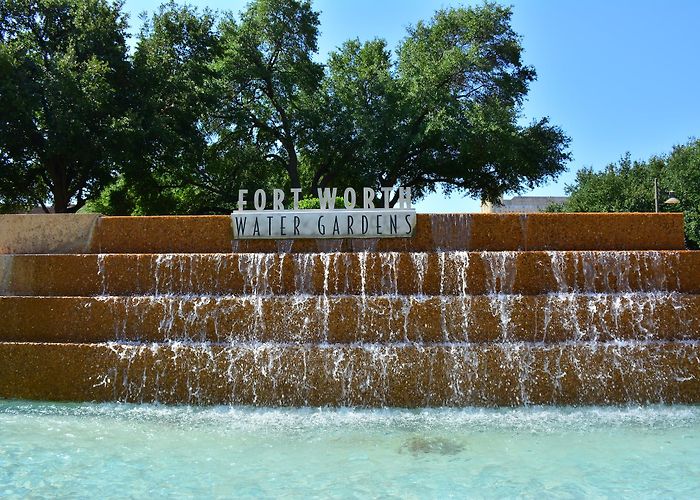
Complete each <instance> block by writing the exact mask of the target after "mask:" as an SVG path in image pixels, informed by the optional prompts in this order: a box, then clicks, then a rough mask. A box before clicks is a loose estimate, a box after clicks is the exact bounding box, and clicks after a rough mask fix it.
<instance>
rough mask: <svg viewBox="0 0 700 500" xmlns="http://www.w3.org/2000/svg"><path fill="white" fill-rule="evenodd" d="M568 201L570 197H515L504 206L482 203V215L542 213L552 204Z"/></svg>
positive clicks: (504, 201)
mask: <svg viewBox="0 0 700 500" xmlns="http://www.w3.org/2000/svg"><path fill="white" fill-rule="evenodd" d="M568 199H569V197H568V196H514V197H513V198H512V199H510V200H502V201H501V203H502V205H495V204H493V203H488V202H487V203H482V204H481V213H484V214H504V213H532V212H541V211H542V210H544V209H545V208H547V207H548V206H549V205H551V204H552V203H564V202H565V201H566V200H568Z"/></svg>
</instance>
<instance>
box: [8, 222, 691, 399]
mask: <svg viewBox="0 0 700 500" xmlns="http://www.w3.org/2000/svg"><path fill="white" fill-rule="evenodd" d="M484 220H486V221H487V222H488V221H491V222H493V223H494V224H499V225H500V226H498V227H505V226H503V225H504V224H506V223H508V224H510V226H508V227H512V228H514V229H513V230H514V231H518V234H519V235H520V236H518V237H519V238H520V239H519V240H518V241H520V243H517V245H521V246H523V245H524V246H525V247H528V248H530V247H534V249H529V250H525V249H523V248H519V247H518V248H516V249H513V248H510V247H513V246H515V247H517V245H516V244H515V243H513V244H511V243H508V242H509V241H511V239H512V238H511V236H509V235H507V234H506V235H502V238H501V239H502V244H501V243H498V241H496V240H494V239H493V238H491V239H488V238H486V237H484V236H482V235H481V233H477V229H478V224H479V223H481V222H479V221H481V219H479V218H478V217H477V216H473V215H467V214H454V215H449V216H443V217H437V216H433V218H432V219H430V220H429V221H427V222H430V225H429V226H427V229H426V231H427V233H425V234H423V236H420V235H419V237H420V238H424V239H423V240H420V241H419V240H416V242H411V241H408V242H401V243H400V244H399V243H391V244H388V243H384V241H382V240H353V241H352V244H345V243H344V242H343V241H342V240H338V241H336V240H325V241H323V242H318V243H317V244H316V245H315V246H314V245H311V244H305V246H303V245H302V246H297V247H295V245H296V243H294V244H292V242H291V241H278V242H276V243H275V245H274V246H272V247H269V246H265V247H264V248H262V247H261V248H262V250H263V251H243V250H246V249H247V248H242V247H241V246H235V248H234V250H236V251H234V252H230V251H221V252H218V253H198V252H191V253H171V252H165V253H131V252H125V251H119V252H104V253H93V254H65V255H50V254H45V255H9V256H0V257H2V260H1V261H0V263H1V264H2V265H1V266H0V278H2V281H1V282H0V283H1V284H2V289H1V290H0V295H2V296H0V313H2V317H3V318H5V320H4V322H3V323H2V324H0V356H2V357H3V358H2V359H7V360H9V361H8V364H7V366H8V367H10V368H7V367H5V368H2V367H0V396H3V395H4V396H5V397H8V395H10V396H11V397H25V396H26V397H34V395H38V396H39V397H44V398H47V399H51V398H56V399H85V398H87V399H96V400H119V401H134V402H142V401H161V402H166V403H182V402H184V403H193V404H210V403H231V404H258V405H361V406H407V407H413V406H445V405H448V406H463V405H489V406H492V405H522V404H588V403H591V404H616V403H647V402H676V401H677V402H697V401H700V383H699V379H698V377H700V359H699V357H698V352H699V351H698V347H699V346H698V341H697V339H698V338H700V337H699V335H700V313H698V311H700V298H699V297H700V296H698V295H697V292H698V288H699V285H700V279H698V278H700V276H698V274H697V271H694V270H695V269H697V268H698V267H697V266H698V265H699V264H700V259H699V258H698V257H696V255H695V253H694V252H689V251H684V250H678V249H669V250H640V249H627V250H625V249H622V250H595V249H586V250H571V251H567V250H551V249H547V248H546V245H544V244H538V243H537V237H538V236H537V233H536V232H535V231H534V230H533V229H532V227H531V225H530V222H529V220H528V219H527V218H526V217H520V216H517V217H512V218H510V219H509V218H498V219H494V218H491V219H484ZM489 223H490V222H489ZM494 231H495V230H494ZM499 234H500V233H499ZM419 237H418V236H417V237H416V238H419ZM478 238H481V239H482V240H483V241H484V242H485V243H478V242H479V241H480V240H479V239H478ZM508 238H511V239H508ZM499 241H501V240H499ZM512 241H516V240H515V239H512ZM494 242H495V243H494ZM496 243H498V244H501V246H502V247H506V248H505V249H504V248H501V249H498V248H497V249H493V248H491V247H494V246H496V247H497V246H498V245H497V244H496ZM251 245H252V243H251ZM265 245H267V243H265ZM538 245H539V248H538ZM483 246H486V247H487V248H483ZM693 273H695V274H693ZM30 346H31V347H30ZM25 351H27V352H31V353H32V354H31V356H32V357H31V359H32V362H31V363H29V364H27V363H25V364H22V362H21V360H22V359H24V358H23V356H24V354H21V353H22V352H25ZM25 365H26V366H25ZM32 367H34V368H33V369H34V370H39V371H40V372H41V373H44V374H45V375H44V376H45V379H42V380H50V382H41V383H39V382H37V384H38V385H39V386H40V387H39V388H37V387H34V388H31V384H28V386H27V387H29V388H26V389H25V388H24V387H23V386H22V387H20V386H21V384H20V386H17V387H15V386H12V387H10V382H6V385H5V386H4V385H3V383H4V382H2V380H3V377H5V378H6V380H8V381H12V380H19V379H18V378H17V377H25V378H26V379H27V380H35V379H36V377H34V378H32V377H33V376H34V375H32V373H33V372H32ZM37 367H39V368H37ZM3 370H4V371H3ZM42 370H43V371H42ZM42 384H43V385H42ZM23 391H24V392H23ZM32 391H35V392H32ZM42 391H43V392H42Z"/></svg>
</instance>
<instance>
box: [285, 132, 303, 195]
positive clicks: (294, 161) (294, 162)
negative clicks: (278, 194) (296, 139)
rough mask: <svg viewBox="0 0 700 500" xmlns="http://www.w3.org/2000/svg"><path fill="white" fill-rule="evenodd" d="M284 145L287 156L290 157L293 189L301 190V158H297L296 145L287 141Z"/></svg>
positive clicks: (288, 166) (288, 163) (289, 170)
mask: <svg viewBox="0 0 700 500" xmlns="http://www.w3.org/2000/svg"><path fill="white" fill-rule="evenodd" d="M282 144H283V146H284V149H285V150H286V151H287V156H288V157H289V160H288V161H287V173H288V174H289V181H290V182H291V184H292V187H293V188H300V187H301V182H300V181H299V158H297V152H296V149H294V143H293V142H292V141H285V142H283V143H282Z"/></svg>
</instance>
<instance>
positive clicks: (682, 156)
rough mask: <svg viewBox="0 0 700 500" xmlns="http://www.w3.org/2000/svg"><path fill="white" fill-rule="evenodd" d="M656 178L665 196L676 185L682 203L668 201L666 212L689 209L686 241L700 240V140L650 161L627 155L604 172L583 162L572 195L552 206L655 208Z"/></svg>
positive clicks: (593, 209) (617, 209)
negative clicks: (633, 158) (595, 169)
mask: <svg viewBox="0 0 700 500" xmlns="http://www.w3.org/2000/svg"><path fill="white" fill-rule="evenodd" d="M654 179H657V180H658V182H659V185H660V186H661V188H662V189H661V195H662V198H664V197H665V195H666V194H667V193H666V191H667V190H671V191H674V192H675V193H676V196H677V198H678V199H679V200H680V202H681V203H680V204H679V205H677V206H668V205H664V204H663V201H664V199H665V198H664V199H662V200H660V202H661V205H660V210H662V211H664V212H676V211H682V212H684V214H685V233H686V241H687V243H688V245H689V246H691V247H694V248H697V247H698V246H699V245H700V141H697V140H691V141H689V142H688V143H687V144H685V145H682V146H675V147H674V148H673V150H672V152H671V153H670V154H669V155H665V156H653V157H651V158H650V159H649V160H647V161H634V162H633V161H632V160H631V159H630V155H629V154H627V155H625V156H624V157H623V158H622V159H621V160H620V161H619V162H618V163H617V164H610V165H608V166H607V167H606V168H605V169H603V170H602V171H600V172H596V171H594V170H593V169H592V168H590V167H588V168H583V169H581V170H579V171H578V172H577V174H576V180H575V182H574V184H572V185H569V186H567V188H566V192H567V194H568V195H569V200H568V201H567V202H566V203H564V204H562V205H559V206H553V207H550V208H549V210H550V211H565V212H653V211H654V208H655V207H654Z"/></svg>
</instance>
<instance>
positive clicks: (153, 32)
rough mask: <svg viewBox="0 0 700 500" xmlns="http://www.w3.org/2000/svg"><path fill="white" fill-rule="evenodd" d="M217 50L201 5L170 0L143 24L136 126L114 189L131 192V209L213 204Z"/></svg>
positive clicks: (136, 61) (183, 209)
mask: <svg viewBox="0 0 700 500" xmlns="http://www.w3.org/2000/svg"><path fill="white" fill-rule="evenodd" d="M219 53H220V40H219V36H218V32H217V31H216V18H215V17H214V15H213V14H212V13H211V12H210V11H208V10H205V11H203V12H201V13H200V12H198V11H197V10H196V9H194V8H192V7H188V6H178V5H176V4H175V3H174V2H169V3H167V4H164V5H162V6H161V7H160V8H159V10H158V12H156V13H155V14H154V15H153V16H152V18H150V19H148V20H146V21H145V23H144V25H143V26H142V29H141V31H140V33H139V38H138V42H137V45H136V50H135V51H134V56H133V72H134V81H135V83H136V86H137V88H138V89H139V95H138V99H136V100H135V101H134V109H135V113H136V115H137V116H138V124H139V128H138V132H139V133H138V140H137V141H136V146H135V149H134V152H133V158H132V161H131V162H129V163H128V164H127V165H126V168H125V173H124V175H125V181H126V182H124V183H122V189H121V191H122V192H123V190H128V191H129V196H131V198H133V205H134V206H133V208H132V213H141V214H149V213H162V212H178V213H187V212H190V213H197V212H206V211H211V210H216V202H215V201H213V200H212V198H213V196H212V193H211V192H212V191H216V190H217V189H218V187H217V186H216V185H215V184H214V183H212V182H211V179H210V178H209V176H208V175H207V171H206V166H207V161H208V159H207V155H208V149H209V142H210V141H209V130H208V120H209V115H210V113H211V112H212V110H214V109H216V108H217V105H218V103H219V102H220V98H219V92H218V89H217V86H216V81H217V73H216V71H215V70H214V68H213V60H214V58H215V57H217V56H218V55H219ZM116 192H119V191H115V193H116ZM202 198H204V199H202ZM208 205H213V206H208Z"/></svg>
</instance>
